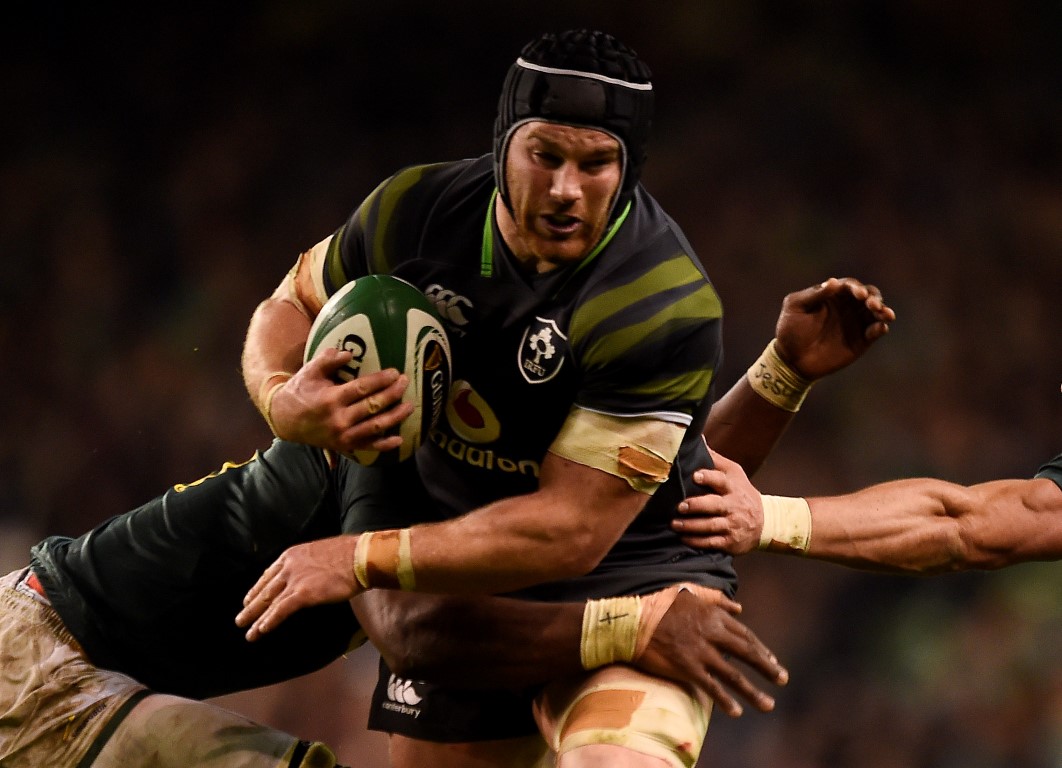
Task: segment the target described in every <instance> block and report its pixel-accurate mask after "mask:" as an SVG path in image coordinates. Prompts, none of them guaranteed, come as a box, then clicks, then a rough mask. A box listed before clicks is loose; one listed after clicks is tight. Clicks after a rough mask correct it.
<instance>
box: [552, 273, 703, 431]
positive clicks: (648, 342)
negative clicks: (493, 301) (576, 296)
mask: <svg viewBox="0 0 1062 768" xmlns="http://www.w3.org/2000/svg"><path fill="white" fill-rule="evenodd" d="M721 334H722V303H721V302H720V300H719V296H718V294H717V293H716V291H715V288H714V287H713V286H712V284H711V283H710V282H709V281H708V280H707V278H705V277H704V275H703V273H702V272H701V271H700V269H698V267H697V266H696V265H695V264H693V263H692V261H691V260H690V259H689V257H687V256H686V255H685V254H679V255H677V256H675V257H673V258H672V259H669V260H667V261H664V262H663V263H661V264H659V265H657V266H656V267H654V268H653V269H651V270H648V271H647V272H645V273H644V274H640V275H636V276H634V277H633V278H632V279H629V280H626V281H624V282H622V283H620V284H618V285H613V286H612V287H611V288H609V289H608V290H606V291H603V292H601V293H600V294H599V295H597V296H595V297H593V298H592V299H590V300H589V301H586V302H584V303H583V304H582V305H580V306H579V307H578V308H577V309H576V311H575V312H574V314H573V316H572V322H571V325H570V336H571V344H572V348H573V350H575V353H576V357H577V359H578V360H579V361H580V365H581V377H582V381H581V385H580V392H579V395H578V398H577V401H576V405H578V406H580V407H582V408H587V409H590V410H594V411H600V412H602V413H607V414H612V415H616V416H625V417H631V416H651V417H653V418H656V419H658V420H663V421H670V422H674V423H676V424H680V425H682V426H683V427H686V426H689V424H690V423H691V420H692V418H693V415H694V414H695V413H697V412H698V411H699V409H700V406H701V405H702V404H703V403H704V401H705V400H706V399H707V398H708V397H709V394H710V392H711V386H712V380H713V377H714V375H715V371H716V370H717V368H718V366H719V362H720V359H721Z"/></svg>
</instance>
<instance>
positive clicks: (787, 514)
mask: <svg viewBox="0 0 1062 768" xmlns="http://www.w3.org/2000/svg"><path fill="white" fill-rule="evenodd" d="M760 499H761V500H762V502H763V530H762V531H760V549H773V550H779V549H780V550H784V551H796V552H806V551H807V549H808V546H809V545H810V544H811V507H810V506H808V501H807V499H802V498H800V497H798V496H797V497H794V496H768V495H765V494H760Z"/></svg>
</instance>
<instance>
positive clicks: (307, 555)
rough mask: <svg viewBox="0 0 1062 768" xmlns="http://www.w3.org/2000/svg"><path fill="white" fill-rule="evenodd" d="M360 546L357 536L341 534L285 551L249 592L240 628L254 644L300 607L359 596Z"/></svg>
mask: <svg viewBox="0 0 1062 768" xmlns="http://www.w3.org/2000/svg"><path fill="white" fill-rule="evenodd" d="M357 544H358V537H357V536H349V535H341V536H332V537H330V538H327V539H318V540H316V541H310V542H306V543H304V544H296V545H295V546H293V547H289V548H288V549H286V550H284V552H282V553H281V555H280V557H278V558H277V559H276V560H274V561H273V564H272V565H270V566H269V567H268V568H266V570H265V572H264V573H262V575H261V577H260V578H259V579H258V581H257V582H255V584H254V586H252V587H251V589H250V590H249V591H248V592H247V595H246V596H245V597H244V599H243V610H242V611H240V612H239V614H237V616H236V626H238V627H244V628H246V629H247V633H246V637H247V639H248V640H249V641H251V642H254V641H255V640H257V639H258V638H260V637H261V636H262V635H264V634H265V633H267V632H271V631H273V630H274V629H276V628H277V627H278V626H279V625H280V624H281V622H283V621H284V620H285V619H287V618H288V617H289V616H291V615H292V614H293V613H295V612H296V611H298V610H301V609H303V608H309V607H310V606H313V605H322V604H325V603H339V602H342V601H344V600H349V599H350V598H352V597H354V596H356V595H359V594H361V593H362V592H363V591H364V590H363V589H362V587H361V584H360V583H359V582H358V580H357V579H356V578H355V576H354V568H353V564H354V550H355V549H356V547H357Z"/></svg>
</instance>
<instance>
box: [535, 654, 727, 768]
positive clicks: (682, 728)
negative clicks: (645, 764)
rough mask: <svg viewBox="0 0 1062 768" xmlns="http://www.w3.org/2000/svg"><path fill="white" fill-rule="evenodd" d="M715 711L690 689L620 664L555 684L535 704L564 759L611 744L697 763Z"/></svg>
mask: <svg viewBox="0 0 1062 768" xmlns="http://www.w3.org/2000/svg"><path fill="white" fill-rule="evenodd" d="M710 717H711V708H710V707H709V708H707V709H706V708H705V707H703V706H702V705H701V704H700V703H699V702H698V701H697V699H696V697H695V696H694V695H693V694H692V693H691V692H690V691H687V690H686V689H685V688H682V687H681V686H679V685H677V684H675V683H672V682H669V681H666V680H661V679H659V678H655V677H650V676H648V675H645V674H642V673H641V672H638V671H637V670H635V669H633V668H631V667H627V666H624V665H620V664H615V665H612V666H608V667H604V668H602V669H600V670H596V671H595V672H593V673H589V674H587V675H586V676H585V677H581V678H578V679H577V680H575V681H571V682H561V683H554V684H552V685H550V686H549V687H548V688H547V689H546V690H545V691H544V692H543V694H542V695H541V696H539V698H538V699H537V700H536V702H535V718H536V720H537V721H538V724H539V728H540V729H541V731H542V734H543V737H544V738H545V739H546V741H547V742H548V743H549V745H550V748H551V749H552V750H553V751H554V752H556V753H557V755H558V757H559V756H560V755H563V754H564V753H566V752H570V751H572V750H574V749H578V748H580V747H585V746H589V745H593V744H609V745H613V746H619V747H624V748H627V749H630V750H632V751H634V752H638V753H641V754H644V755H649V756H651V757H656V758H659V759H662V760H664V761H666V762H667V763H668V764H669V765H672V766H675V768H690V767H691V766H693V765H694V763H696V762H697V757H698V755H699V754H700V751H701V747H702V746H703V745H704V739H705V736H706V735H707V732H708V721H709V719H710Z"/></svg>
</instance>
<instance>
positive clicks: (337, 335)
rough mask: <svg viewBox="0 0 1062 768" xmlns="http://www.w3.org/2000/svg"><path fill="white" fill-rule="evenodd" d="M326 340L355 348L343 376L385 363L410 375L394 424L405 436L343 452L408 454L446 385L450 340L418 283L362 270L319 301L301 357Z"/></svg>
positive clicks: (368, 456) (431, 420)
mask: <svg viewBox="0 0 1062 768" xmlns="http://www.w3.org/2000/svg"><path fill="white" fill-rule="evenodd" d="M324 347H333V348H335V349H339V350H346V351H349V352H350V353H351V354H353V355H354V358H353V359H352V360H351V361H350V363H349V364H348V365H346V366H344V367H343V368H342V369H341V370H340V371H339V378H340V379H341V380H342V381H350V380H352V379H354V378H356V377H358V376H363V375H366V374H369V373H375V372H376V371H382V370H384V369H385V368H397V369H398V370H399V371H401V372H402V373H405V374H406V375H407V376H409V386H408V387H406V391H405V394H404V395H403V397H402V401H403V402H408V403H412V404H413V413H412V414H410V416H409V417H408V418H406V419H405V420H404V421H403V422H402V423H401V424H400V425H399V427H397V428H396V430H395V431H396V432H397V433H398V434H400V435H401V436H402V445H401V447H399V448H396V449H395V450H392V451H386V452H384V453H380V452H379V451H354V452H352V453H349V454H345V455H347V456H348V457H349V458H351V459H353V460H354V461H356V462H358V463H359V464H364V465H367V466H373V465H375V466H384V465H389V464H394V463H397V462H399V461H405V460H406V459H408V458H410V457H411V456H412V455H413V454H414V452H415V451H416V450H417V448H418V447H420V445H421V443H423V442H424V440H426V439H427V437H428V433H429V432H430V431H431V429H432V428H433V427H434V426H435V424H436V422H437V421H438V420H439V418H440V416H441V414H442V412H443V410H444V409H445V407H446V396H447V393H448V392H449V390H450V376H451V360H450V341H449V339H448V338H447V336H446V330H445V329H444V328H443V326H442V323H441V322H440V319H439V316H438V314H436V311H435V307H434V305H432V303H431V302H430V301H428V299H427V297H425V296H424V294H423V293H421V291H420V290H419V289H418V288H417V287H416V286H414V285H412V284H411V283H408V282H406V281H405V280H402V279H400V278H397V277H394V276H392V275H368V276H366V277H359V278H357V279H356V280H352V281H351V282H349V283H347V284H346V285H344V286H343V287H342V288H340V289H339V290H338V291H336V292H335V294H333V295H332V296H331V298H329V299H328V301H327V302H326V303H325V305H324V306H323V307H322V308H321V311H320V313H319V314H318V315H317V318H316V319H315V320H314V323H313V326H312V327H311V328H310V335H309V338H308V339H307V341H306V351H305V352H304V354H303V360H304V362H305V361H308V360H310V359H311V358H312V357H313V356H314V355H316V354H317V352H318V350H320V349H322V348H324Z"/></svg>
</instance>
